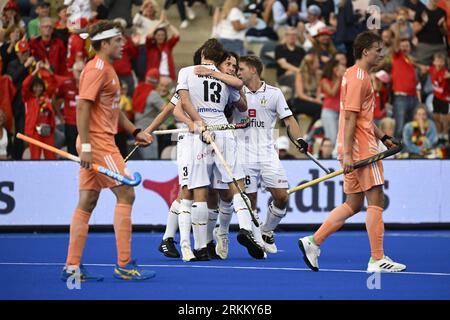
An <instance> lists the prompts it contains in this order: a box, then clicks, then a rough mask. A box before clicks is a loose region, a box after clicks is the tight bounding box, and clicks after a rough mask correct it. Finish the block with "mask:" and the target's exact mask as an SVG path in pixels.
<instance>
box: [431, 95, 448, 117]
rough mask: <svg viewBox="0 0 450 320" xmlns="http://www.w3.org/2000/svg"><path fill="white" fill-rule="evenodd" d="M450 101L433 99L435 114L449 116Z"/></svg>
mask: <svg viewBox="0 0 450 320" xmlns="http://www.w3.org/2000/svg"><path fill="white" fill-rule="evenodd" d="M448 104H449V102H448V101H444V100H439V99H436V97H433V113H439V114H448Z"/></svg>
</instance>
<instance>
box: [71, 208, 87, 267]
mask: <svg viewBox="0 0 450 320" xmlns="http://www.w3.org/2000/svg"><path fill="white" fill-rule="evenodd" d="M90 217H91V214H90V213H89V212H86V211H83V210H81V209H79V208H76V209H75V212H74V213H73V216H72V223H71V224H70V239H69V249H68V253H67V260H66V265H68V266H79V265H80V263H81V255H82V254H83V249H84V245H85V243H86V239H87V234H88V231H89V218H90Z"/></svg>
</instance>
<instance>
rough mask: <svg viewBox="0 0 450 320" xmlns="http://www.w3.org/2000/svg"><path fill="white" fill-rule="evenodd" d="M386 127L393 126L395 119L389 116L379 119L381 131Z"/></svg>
mask: <svg viewBox="0 0 450 320" xmlns="http://www.w3.org/2000/svg"><path fill="white" fill-rule="evenodd" d="M387 127H393V128H394V127H395V120H394V119H392V118H389V117H385V118H383V119H381V121H380V129H381V131H385V130H384V129H385V128H387Z"/></svg>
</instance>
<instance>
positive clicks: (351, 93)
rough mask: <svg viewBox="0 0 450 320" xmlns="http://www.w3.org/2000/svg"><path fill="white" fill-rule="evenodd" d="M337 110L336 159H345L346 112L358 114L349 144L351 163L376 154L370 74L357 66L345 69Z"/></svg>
mask: <svg viewBox="0 0 450 320" xmlns="http://www.w3.org/2000/svg"><path fill="white" fill-rule="evenodd" d="M340 108H341V112H340V114H339V132H338V139H337V141H338V144H337V151H338V159H339V160H341V159H343V158H344V129H345V111H353V112H357V113H358V115H357V118H356V126H355V133H354V136H353V141H352V149H353V152H352V155H353V156H352V157H353V161H359V160H362V159H365V158H368V157H371V156H373V155H375V154H377V153H378V143H377V139H376V137H375V133H374V124H373V113H374V108H375V94H374V90H373V87H372V82H371V80H370V75H369V73H367V71H365V70H363V69H361V68H359V67H358V66H357V65H356V64H355V65H354V66H352V67H350V68H348V69H347V71H346V72H345V74H344V77H343V78H342V84H341V101H340Z"/></svg>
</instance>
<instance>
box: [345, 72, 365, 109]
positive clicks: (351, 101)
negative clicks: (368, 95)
mask: <svg viewBox="0 0 450 320" xmlns="http://www.w3.org/2000/svg"><path fill="white" fill-rule="evenodd" d="M346 86H347V88H346V94H345V100H344V110H346V111H355V112H360V111H361V108H362V105H363V103H364V97H365V91H366V81H364V80H363V79H358V78H356V77H354V78H353V79H351V80H350V81H348V80H347V84H346Z"/></svg>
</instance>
